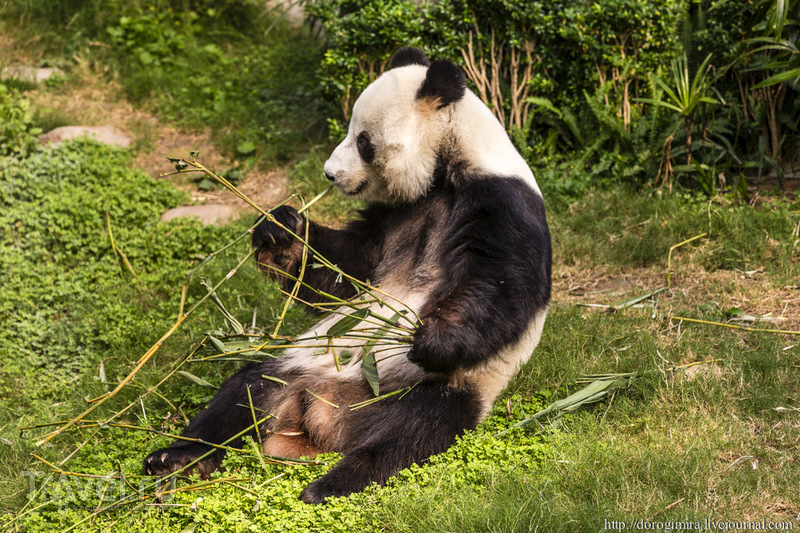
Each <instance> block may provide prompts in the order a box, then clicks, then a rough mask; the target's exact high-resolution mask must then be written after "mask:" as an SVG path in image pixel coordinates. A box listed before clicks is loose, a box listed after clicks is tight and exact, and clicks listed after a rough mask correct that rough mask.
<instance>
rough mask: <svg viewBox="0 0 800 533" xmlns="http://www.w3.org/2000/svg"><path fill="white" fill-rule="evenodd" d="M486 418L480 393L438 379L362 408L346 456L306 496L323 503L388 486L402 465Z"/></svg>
mask: <svg viewBox="0 0 800 533" xmlns="http://www.w3.org/2000/svg"><path fill="white" fill-rule="evenodd" d="M480 418H481V405H480V402H479V401H478V396H477V394H476V393H474V392H473V391H471V390H469V389H454V388H451V387H448V386H447V384H446V383H444V382H439V381H433V380H428V381H423V382H422V383H419V384H417V385H416V386H415V387H414V388H413V389H412V390H411V391H410V392H409V393H407V394H406V395H405V396H404V397H402V398H399V399H395V398H390V399H386V400H382V401H380V402H377V403H376V404H374V405H372V406H370V407H366V408H364V409H362V410H359V411H356V412H354V413H353V416H352V417H351V418H350V419H349V420H348V422H347V426H348V428H347V434H346V435H347V436H346V441H347V444H348V446H347V449H346V450H344V452H345V453H344V458H343V459H342V460H341V461H339V463H338V464H337V465H336V466H335V467H334V468H333V469H331V471H330V472H328V473H327V474H325V475H324V476H322V477H321V478H320V479H318V480H316V481H314V482H312V483H311V484H309V485H308V486H307V487H306V488H305V490H304V491H303V492H302V494H301V495H300V499H301V500H303V501H304V502H306V503H317V504H322V503H325V501H326V500H327V498H329V497H332V496H347V495H348V494H352V493H354V492H359V491H361V490H363V489H364V488H366V487H367V486H369V485H370V484H372V483H378V484H380V485H383V484H384V483H385V482H386V480H388V479H389V478H390V477H392V476H393V475H395V474H396V473H397V472H399V471H400V470H402V469H404V468H407V467H409V466H411V465H412V464H414V463H420V464H421V463H423V462H424V461H426V460H427V459H428V458H430V457H431V456H432V455H435V454H437V453H442V452H444V451H445V450H447V449H448V448H449V447H450V446H451V445H452V444H453V443H454V442H455V439H456V436H458V435H461V434H462V433H463V432H464V431H466V430H469V429H474V428H475V426H477V424H478V422H480Z"/></svg>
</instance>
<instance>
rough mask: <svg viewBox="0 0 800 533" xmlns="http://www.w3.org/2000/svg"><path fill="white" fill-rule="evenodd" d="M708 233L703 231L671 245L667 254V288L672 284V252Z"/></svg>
mask: <svg viewBox="0 0 800 533" xmlns="http://www.w3.org/2000/svg"><path fill="white" fill-rule="evenodd" d="M706 235H708V233H701V234H700V235H695V236H694V237H692V238H691V239H686V240H685V241H683V242H679V243H678V244H675V245H673V246H671V247H670V249H669V254H667V288H668V289H669V288H670V287H671V285H670V276H671V274H672V252H673V251H674V250H675V249H676V248H680V247H681V246H683V245H685V244H689V243H690V242H692V241H695V240H697V239H699V238H701V237H705V236H706Z"/></svg>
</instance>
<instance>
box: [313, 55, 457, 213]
mask: <svg viewBox="0 0 800 533" xmlns="http://www.w3.org/2000/svg"><path fill="white" fill-rule="evenodd" d="M465 91H466V79H465V76H464V72H463V71H462V70H461V68H459V67H458V66H457V65H455V64H454V63H452V62H450V61H433V62H430V61H428V58H427V57H425V54H423V53H422V52H421V51H419V50H416V49H413V48H401V49H400V50H399V51H398V52H397V53H396V54H395V55H394V57H393V58H392V61H391V67H390V70H388V71H386V72H385V73H384V74H383V75H382V76H381V77H380V78H378V79H377V80H375V81H374V82H373V83H372V84H371V85H370V86H369V87H367V88H366V89H365V90H364V92H363V93H361V95H360V96H359V97H358V100H356V103H355V105H354V106H353V116H352V118H351V120H350V126H349V129H348V132H347V137H346V138H345V139H344V141H342V143H341V144H340V145H339V146H337V147H336V149H335V150H334V151H333V153H332V154H331V156H330V158H329V159H328V161H327V162H326V163H325V167H324V170H325V175H326V176H327V177H328V179H330V180H331V181H333V182H334V183H335V184H336V185H337V186H338V187H339V189H341V191H342V192H343V193H344V194H346V195H348V196H351V197H353V198H359V199H363V200H368V201H376V202H385V203H395V202H411V201H414V200H416V199H417V198H420V197H421V196H423V195H425V193H427V191H428V189H429V188H430V186H431V184H432V182H433V173H434V169H435V166H436V160H437V155H438V154H439V153H440V151H441V149H442V148H443V146H444V145H445V143H447V141H448V140H449V139H450V138H451V137H452V135H451V124H452V113H453V107H454V106H455V104H457V103H458V102H459V101H460V100H461V99H462V98H463V97H464V94H465Z"/></svg>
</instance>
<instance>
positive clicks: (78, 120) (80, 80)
mask: <svg viewBox="0 0 800 533" xmlns="http://www.w3.org/2000/svg"><path fill="white" fill-rule="evenodd" d="M0 46H1V45H0ZM71 77H72V79H71V80H70V82H69V83H67V84H65V85H64V86H63V87H60V88H58V89H55V90H53V89H48V88H45V87H41V88H37V89H36V90H33V91H30V92H28V93H27V95H28V97H29V98H30V99H31V100H32V103H33V105H34V106H35V107H36V108H39V109H44V110H51V111H53V112H57V113H58V114H59V115H60V116H61V117H63V119H65V120H68V121H69V122H70V123H71V124H73V125H78V126H84V125H85V126H89V125H109V126H112V127H114V129H115V130H117V131H118V132H119V133H123V134H125V135H128V136H130V137H131V138H133V139H134V146H135V148H136V158H135V160H134V164H135V166H136V167H137V168H140V169H142V170H144V171H145V172H147V173H148V174H149V175H150V176H152V177H154V178H155V177H158V176H159V175H161V174H163V173H164V172H166V171H169V170H170V165H169V163H168V162H167V160H166V158H165V156H170V157H186V156H187V155H188V153H189V152H190V151H192V150H197V151H199V152H200V153H201V156H202V158H203V161H204V162H205V163H206V164H207V165H208V166H209V167H210V168H214V169H217V170H218V171H223V170H224V169H226V168H231V167H234V166H235V164H236V162H235V161H234V160H233V159H231V158H230V157H228V156H226V155H225V154H223V153H221V152H220V150H219V149H218V148H217V147H216V146H215V145H214V143H213V141H212V140H211V139H212V132H211V131H210V130H205V131H201V132H188V131H183V130H180V129H178V128H176V127H174V126H171V125H168V124H165V123H163V122H161V121H160V120H159V118H158V117H157V116H154V115H153V114H151V113H149V112H147V111H146V110H143V109H141V108H137V107H134V106H133V105H132V104H131V103H130V102H128V101H126V100H125V99H124V98H123V96H122V91H121V88H120V86H119V85H118V84H117V83H116V82H114V81H113V80H111V79H109V76H108V75H106V74H105V73H103V72H101V71H98V70H97V69H96V68H93V67H92V66H90V65H88V64H85V63H80V62H79V63H78V65H77V66H76V67H75V69H74V70H73V71H72V72H71ZM98 78H102V81H103V82H102V83H98ZM170 180H171V181H172V182H173V183H174V184H175V185H176V186H177V187H178V188H180V189H182V190H184V191H187V192H188V193H189V194H190V197H191V203H192V204H205V203H209V204H224V205H229V206H231V207H233V208H234V209H235V210H237V211H238V212H243V211H244V210H245V208H246V206H244V204H242V202H241V201H240V200H239V199H238V198H236V197H235V196H234V195H233V194H231V193H230V192H228V191H226V190H216V191H201V190H198V189H197V187H196V185H195V184H194V182H192V181H191V179H190V178H189V177H187V176H184V175H175V176H171V177H170ZM239 188H240V189H241V190H242V191H243V192H244V193H245V194H247V195H248V196H249V197H250V198H252V199H253V200H254V201H255V202H256V203H258V204H259V205H264V206H272V205H275V204H277V203H279V202H281V201H282V200H283V199H284V198H286V196H288V192H287V191H288V171H287V169H286V168H277V169H273V170H269V171H267V170H262V169H259V168H254V169H252V170H250V171H249V172H247V174H246V177H245V178H244V179H243V180H242V181H241V182H240V184H239Z"/></svg>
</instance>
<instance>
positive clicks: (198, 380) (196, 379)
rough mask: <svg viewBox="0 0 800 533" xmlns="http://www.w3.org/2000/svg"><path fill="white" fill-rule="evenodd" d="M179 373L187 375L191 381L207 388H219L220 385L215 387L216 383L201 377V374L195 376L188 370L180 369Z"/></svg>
mask: <svg viewBox="0 0 800 533" xmlns="http://www.w3.org/2000/svg"><path fill="white" fill-rule="evenodd" d="M178 374H180V375H181V376H183V377H185V378H186V379H188V380H189V381H191V382H192V383H194V384H195V385H200V386H201V387H205V388H206V389H218V388H219V387H215V386H214V385H212V384H211V383H209V382H208V381H206V380H204V379H203V378H201V377H199V376H195V375H194V374H192V373H191V372H187V371H186V370H178Z"/></svg>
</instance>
